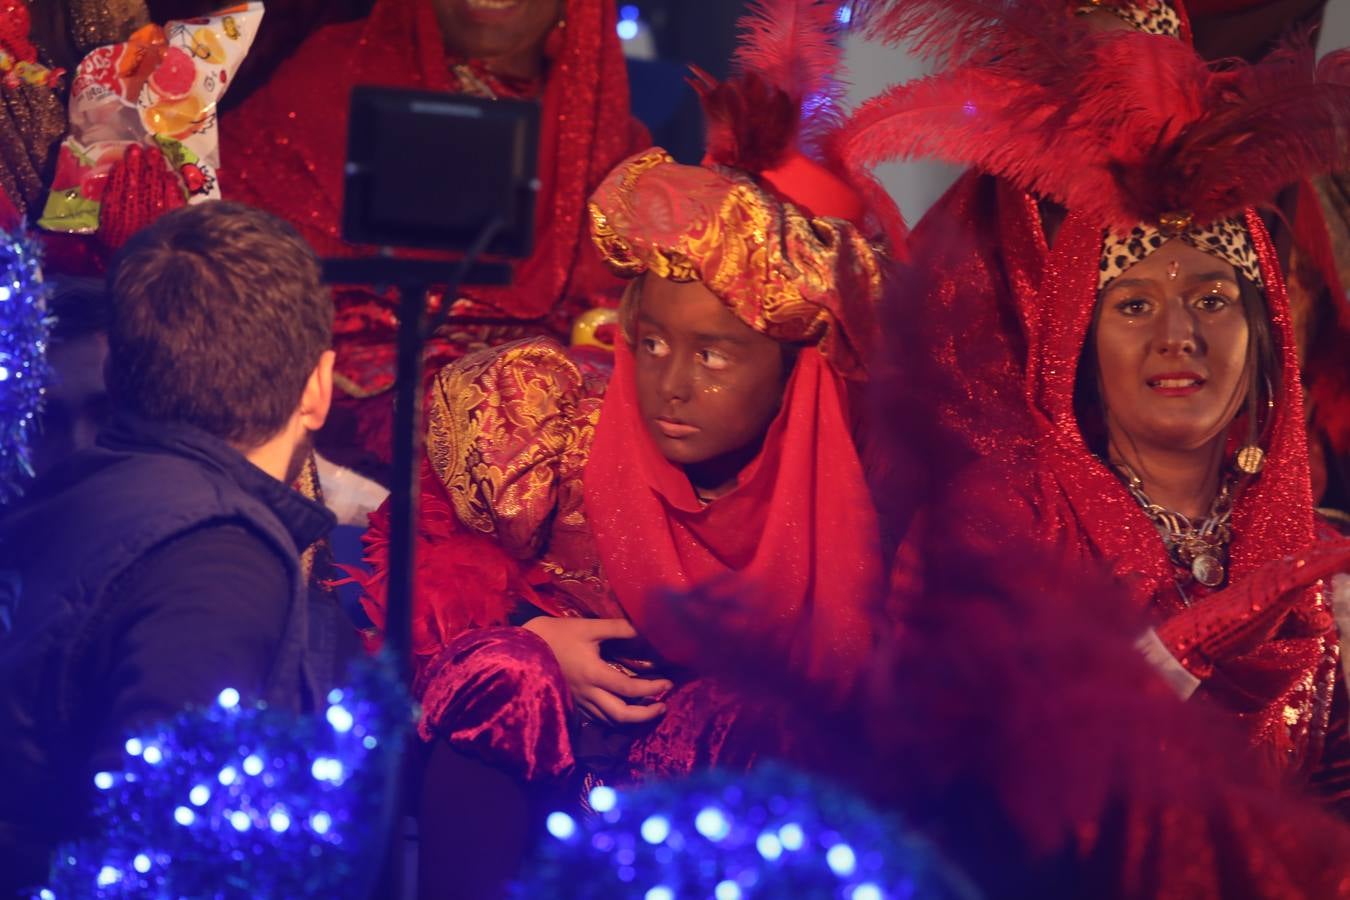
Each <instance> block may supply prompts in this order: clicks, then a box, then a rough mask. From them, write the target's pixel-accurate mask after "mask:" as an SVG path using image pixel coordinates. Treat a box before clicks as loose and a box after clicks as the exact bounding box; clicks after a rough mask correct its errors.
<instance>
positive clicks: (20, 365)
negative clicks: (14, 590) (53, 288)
mask: <svg viewBox="0 0 1350 900" xmlns="http://www.w3.org/2000/svg"><path fill="white" fill-rule="evenodd" d="M50 329H51V319H50V317H49V316H48V313H47V288H46V286H45V285H44V284H43V283H42V269H41V259H40V257H39V254H38V251H37V247H36V245H34V244H33V243H32V242H30V241H29V240H28V239H27V238H25V237H23V236H16V235H10V234H5V233H3V232H0V503H5V502H7V501H9V500H12V499H14V498H15V497H17V496H18V495H19V494H20V493H21V492H22V491H23V486H24V483H25V482H26V481H27V480H28V479H30V478H32V477H33V463H32V457H31V443H32V440H33V435H34V434H35V433H36V431H37V428H38V416H39V415H40V414H41V412H42V400H43V396H44V394H45V393H46V389H47V383H48V382H49V381H50V380H51V369H50V367H49V366H48V364H47V342H48V340H49V339H50Z"/></svg>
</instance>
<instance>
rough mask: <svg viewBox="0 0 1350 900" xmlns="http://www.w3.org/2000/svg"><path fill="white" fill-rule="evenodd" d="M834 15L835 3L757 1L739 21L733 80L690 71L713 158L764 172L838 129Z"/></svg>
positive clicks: (839, 88)
mask: <svg viewBox="0 0 1350 900" xmlns="http://www.w3.org/2000/svg"><path fill="white" fill-rule="evenodd" d="M834 14H835V9H834V4H832V3H823V2H820V0H758V2H756V3H754V4H753V5H752V6H751V7H750V10H749V11H748V12H747V13H746V15H745V16H743V17H742V18H741V20H740V22H739V23H738V28H739V31H740V43H739V45H738V47H737V49H736V53H735V55H734V57H733V74H732V77H731V78H729V79H728V80H727V81H725V82H722V83H720V84H719V83H717V82H716V81H714V80H713V79H712V78H711V77H709V76H708V75H707V74H706V73H704V72H701V71H698V70H695V71H694V77H693V79H692V84H693V85H694V88H695V89H696V90H697V91H698V92H699V96H700V98H701V99H702V101H703V109H704V114H705V116H706V117H707V120H708V154H709V156H710V157H711V158H712V159H713V160H714V161H716V162H718V163H721V164H722V165H727V166H734V167H736V168H739V169H743V170H746V171H750V172H758V171H763V170H764V169H765V168H772V167H773V166H775V165H777V164H778V163H779V162H781V161H782V160H783V159H784V158H785V157H786V155H787V154H788V153H789V152H790V151H791V150H793V149H797V148H799V147H801V146H802V145H806V147H808V148H809V147H813V146H814V145H815V144H816V143H817V142H818V140H819V137H820V135H822V134H823V133H825V132H827V131H828V130H830V129H832V128H835V127H837V126H838V124H839V121H840V119H839V112H838V101H839V99H840V95H841V93H842V82H840V81H839V80H838V77H837V73H838V72H839V69H840V65H841V56H842V54H841V50H840V47H839V44H838V41H837V31H838V29H837V26H836V24H835V18H834ZM766 160H767V161H768V162H766Z"/></svg>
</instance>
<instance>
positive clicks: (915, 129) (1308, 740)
mask: <svg viewBox="0 0 1350 900" xmlns="http://www.w3.org/2000/svg"><path fill="white" fill-rule="evenodd" d="M939 13H940V14H941V15H939ZM944 17H945V18H944ZM880 21H882V26H881V27H888V28H892V29H894V33H897V34H900V33H905V34H910V35H912V36H915V37H917V38H918V39H919V40H920V41H921V42H927V46H929V47H932V48H934V49H935V52H937V53H939V54H940V55H942V56H943V57H944V58H945V60H946V62H947V63H948V68H947V69H946V70H944V71H943V72H941V73H940V74H938V75H935V76H933V77H931V78H929V79H925V80H922V81H919V82H916V83H913V84H909V85H904V86H900V87H898V88H895V89H893V90H892V91H890V92H889V93H888V94H886V95H884V96H883V97H881V98H878V99H876V100H874V101H872V103H871V104H869V105H868V106H865V107H864V108H863V109H861V110H859V112H858V114H857V116H856V117H855V121H856V127H855V128H853V130H852V131H851V132H850V133H848V134H846V135H844V136H843V137H842V138H841V146H842V148H843V149H842V150H841V151H840V152H841V153H842V155H843V156H844V157H845V158H847V159H850V160H852V161H853V162H854V163H859V164H861V163H870V162H873V161H876V160H877V159H878V158H884V157H888V156H906V155H911V154H913V155H929V156H935V157H938V158H942V159H947V160H951V161H957V162H964V163H967V164H972V165H975V166H978V167H980V168H981V169H983V170H985V171H988V172H991V173H994V174H997V175H999V176H1002V177H1004V178H1006V179H1007V180H1008V181H1009V183H1010V184H1011V185H1013V186H1015V187H1017V188H1018V189H1020V190H1023V191H1026V192H1027V193H1028V194H1030V195H1033V196H1037V197H1043V198H1045V199H1046V200H1048V201H1052V202H1053V203H1054V204H1055V205H1056V206H1058V207H1059V208H1060V211H1059V212H1058V214H1057V215H1056V217H1055V219H1054V220H1051V222H1050V225H1049V227H1046V228H1045V229H1044V232H1043V233H1042V238H1043V240H1044V246H1045V252H1044V256H1043V264H1042V265H1043V271H1042V273H1041V276H1040V279H1039V284H1037V285H1036V286H1035V289H1034V290H1032V291H1028V292H1026V293H1023V294H1020V295H1017V296H1014V297H1013V298H1012V300H1013V302H1014V307H1013V308H1014V310H1015V312H1016V315H1017V318H1018V321H1019V323H1020V324H1021V326H1022V328H1023V333H1024V334H1025V340H1026V359H1027V362H1026V367H1025V380H1024V381H1023V384H1022V387H1023V393H1022V397H1023V403H1022V405H1021V406H1020V408H1019V409H1016V412H1015V415H1016V416H1017V417H1019V418H1018V420H1019V421H1020V422H1022V423H1024V424H1025V431H1023V432H1021V433H1020V434H1018V435H1016V436H1015V439H1011V440H1009V441H1007V442H1006V443H1005V444H1002V445H1001V446H994V447H991V448H990V453H989V459H988V460H987V461H986V462H983V463H981V464H979V465H977V466H976V467H974V469H972V470H971V471H970V472H968V473H966V474H965V475H964V476H963V479H962V484H963V489H962V490H961V491H960V492H959V494H958V499H956V500H955V501H953V504H954V506H948V507H947V508H946V509H945V510H944V515H942V516H941V517H937V516H934V517H933V518H934V521H935V523H936V524H937V526H938V527H934V528H932V529H930V531H929V532H928V536H929V537H931V538H933V539H935V540H946V541H954V542H957V543H964V544H966V545H970V546H978V547H981V548H983V549H985V550H988V551H990V552H996V551H997V548H998V546H999V545H1000V543H1001V541H1002V539H1003V537H1004V536H1005V535H1008V534H1020V535H1024V536H1029V537H1031V538H1033V539H1034V540H1036V541H1038V542H1039V543H1040V544H1042V545H1043V546H1044V547H1045V548H1046V552H1047V555H1048V557H1049V558H1050V559H1052V560H1056V561H1057V562H1058V564H1063V565H1089V564H1090V565H1100V566H1104V567H1105V568H1106V569H1107V570H1108V571H1109V572H1110V573H1111V574H1112V575H1114V576H1115V578H1116V579H1117V580H1118V581H1119V582H1120V583H1121V584H1122V585H1124V586H1125V587H1126V588H1127V590H1128V594H1129V597H1130V602H1131V603H1132V606H1133V608H1134V610H1135V612H1136V614H1137V616H1138V621H1139V622H1140V626H1139V627H1140V630H1141V631H1143V632H1144V637H1143V638H1141V640H1140V649H1141V651H1142V652H1144V654H1145V655H1146V656H1147V657H1148V658H1149V659H1150V661H1152V662H1154V663H1155V665H1156V666H1157V668H1158V669H1159V671H1160V672H1161V673H1162V674H1163V675H1164V676H1165V677H1166V678H1167V680H1168V681H1169V682H1170V683H1172V684H1173V685H1174V686H1175V687H1176V689H1177V690H1178V692H1179V693H1181V694H1182V695H1183V696H1185V697H1187V698H1193V700H1192V702H1201V703H1204V704H1206V705H1212V706H1215V707H1217V708H1218V709H1220V710H1222V711H1224V712H1225V713H1226V714H1228V715H1229V716H1231V717H1232V719H1233V720H1234V721H1235V722H1237V723H1239V725H1240V727H1241V728H1242V729H1243V731H1244V732H1245V734H1246V737H1247V741H1248V744H1249V749H1250V751H1251V755H1252V756H1253V758H1254V759H1256V760H1257V761H1258V762H1259V763H1260V768H1262V769H1263V770H1265V771H1266V772H1268V773H1271V774H1273V775H1275V776H1277V777H1288V778H1294V779H1314V780H1318V781H1320V782H1322V786H1323V787H1325V788H1326V790H1327V791H1328V793H1330V794H1331V796H1332V797H1333V799H1336V800H1343V799H1344V798H1345V796H1346V793H1347V792H1346V787H1347V785H1346V783H1345V769H1344V763H1345V760H1346V758H1347V753H1346V751H1347V735H1346V734H1345V730H1346V729H1345V725H1344V714H1345V702H1344V698H1345V693H1344V685H1343V683H1342V679H1341V677H1340V666H1339V665H1338V654H1339V647H1338V634H1337V630H1336V627H1335V624H1334V621H1333V615H1332V609H1331V605H1330V598H1329V597H1328V595H1327V591H1326V590H1325V585H1324V584H1323V583H1322V582H1321V581H1320V580H1319V579H1323V578H1327V577H1328V576H1330V575H1331V574H1333V573H1335V572H1336V571H1338V568H1341V567H1344V566H1346V565H1347V564H1350V550H1347V548H1346V545H1345V544H1343V543H1341V544H1334V545H1332V547H1331V549H1327V548H1321V549H1319V548H1318V541H1319V534H1318V527H1317V524H1316V520H1315V519H1314V515H1313V508H1312V498H1311V492H1310V478H1309V463H1308V454H1307V445H1306V441H1305V437H1304V430H1303V401H1302V391H1301V386H1300V383H1299V370H1298V359H1297V354H1296V352H1295V347H1294V342H1293V335H1292V331H1291V327H1290V321H1289V310H1288V302H1287V298H1286V294H1285V288H1284V283H1283V277H1282V274H1281V271H1280V267H1279V263H1278V260H1277V258H1276V256H1275V253H1274V250H1273V248H1272V246H1271V243H1270V240H1269V238H1268V235H1267V233H1266V230H1265V227H1264V225H1263V224H1262V221H1261V219H1260V218H1259V217H1258V216H1257V215H1256V213H1255V211H1254V210H1253V209H1252V207H1253V206H1254V205H1255V204H1259V203H1263V202H1267V201H1268V200H1269V198H1272V197H1274V196H1275V194H1276V193H1277V192H1278V190H1279V188H1280V187H1282V186H1283V185H1286V184H1289V183H1293V182H1295V181H1297V180H1298V179H1299V178H1303V177H1307V176H1309V175H1312V174H1316V173H1317V172H1320V171H1325V170H1327V169H1329V168H1333V167H1335V166H1337V165H1341V164H1344V162H1345V161H1346V159H1345V154H1346V149H1345V145H1344V135H1345V132H1346V129H1347V127H1350V75H1348V74H1347V73H1350V54H1346V53H1337V54H1331V55H1330V56H1328V57H1326V58H1324V59H1323V60H1322V61H1321V63H1320V64H1317V65H1315V64H1314V61H1313V55H1312V51H1311V49H1310V48H1308V47H1305V46H1301V45H1294V46H1290V47H1288V48H1286V49H1284V50H1283V51H1281V52H1280V53H1278V54H1277V55H1275V56H1273V57H1272V58H1270V59H1269V60H1267V61H1266V62H1263V63H1261V64H1258V65H1246V64H1238V63H1232V64H1226V65H1223V66H1212V65H1209V64H1206V63H1205V62H1204V61H1203V60H1201V59H1199V58H1198V57H1197V56H1196V55H1195V54H1194V52H1193V51H1192V50H1191V49H1190V48H1189V47H1188V46H1186V45H1185V44H1184V43H1183V42H1180V41H1175V40H1170V39H1167V38H1163V37H1158V36H1151V35H1147V34H1138V33H1132V32H1099V31H1095V30H1092V29H1089V28H1086V27H1084V26H1083V25H1082V23H1078V22H1074V21H1072V20H1066V19H1065V18H1064V17H1063V16H1062V15H1061V14H1060V10H1059V8H1058V4H1056V3H1038V2H1034V0H1032V2H1025V3H1016V4H1011V5H1008V6H1006V7H1004V8H1002V9H1000V10H999V12H998V13H997V14H991V13H990V11H989V9H988V7H987V5H985V4H979V3H971V4H962V3H956V4H930V3H924V2H911V3H905V4H896V5H895V6H894V7H893V8H891V9H889V10H887V11H886V13H885V14H883V18H882V20H880ZM914 313H915V314H916V315H920V314H922V313H923V311H921V310H917V309H916V310H914ZM948 361H949V360H948V359H944V358H941V357H940V358H939V359H938V364H939V365H943V364H946V363H947V362H948ZM1009 407H1010V408H1013V405H1012V404H1009ZM1010 421H1012V420H1011V419H1010ZM944 525H949V526H950V527H942V526H944ZM923 576H924V577H925V578H929V579H937V580H939V581H940V579H941V578H942V573H941V572H940V571H928V572H924V573H923ZM1333 694H1335V698H1336V704H1335V705H1336V709H1334V710H1333ZM1333 715H1335V716H1337V717H1338V718H1339V719H1340V722H1339V724H1336V725H1334V726H1329V724H1328V723H1329V719H1330V718H1331V717H1332V716H1333Z"/></svg>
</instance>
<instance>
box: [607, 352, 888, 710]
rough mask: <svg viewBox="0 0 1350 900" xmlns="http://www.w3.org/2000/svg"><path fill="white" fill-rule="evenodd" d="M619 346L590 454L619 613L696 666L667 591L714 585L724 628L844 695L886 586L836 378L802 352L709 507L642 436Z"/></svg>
mask: <svg viewBox="0 0 1350 900" xmlns="http://www.w3.org/2000/svg"><path fill="white" fill-rule="evenodd" d="M615 352H616V357H617V360H616V366H615V373H614V380H613V381H612V382H611V383H610V388H609V392H608V393H607V394H606V396H605V406H604V409H603V411H602V413H601V417H600V423H599V425H598V426H597V428H596V433H595V441H594V444H593V446H592V448H591V452H590V459H589V461H588V462H587V465H586V478H585V487H586V517H587V520H588V521H589V524H590V528H591V531H592V533H593V534H594V535H595V543H596V547H597V549H598V551H599V555H600V560H601V564H602V566H603V568H604V573H605V578H606V579H607V580H608V582H609V588H610V590H611V591H613V592H614V594H615V596H616V597H618V599H619V602H620V603H621V604H622V606H623V610H624V612H625V613H626V614H627V616H628V618H629V619H630V620H631V621H632V622H633V625H634V627H636V628H637V629H638V631H639V632H640V633H642V634H643V635H645V636H647V637H648V639H649V640H650V641H651V642H652V644H653V645H654V646H655V647H656V649H657V650H658V651H659V652H660V653H661V655H662V657H663V658H665V659H667V660H670V661H672V662H674V663H677V664H679V665H690V664H691V663H693V662H694V661H695V660H697V659H698V658H699V657H700V655H701V653H702V652H703V646H702V645H703V644H704V643H706V641H703V640H700V636H698V635H697V634H690V633H689V632H688V630H687V629H681V627H680V622H679V618H678V616H672V615H670V614H669V611H668V610H664V611H663V609H662V607H664V606H666V605H668V604H667V603H664V602H662V601H663V600H664V599H665V597H666V595H673V596H674V597H683V596H685V595H687V594H688V593H689V592H690V591H691V590H694V589H696V588H699V587H703V586H710V585H711V586H719V585H720V586H721V588H722V589H723V590H725V591H727V592H728V593H729V594H734V595H735V597H736V598H737V601H736V602H735V603H731V604H728V605H727V607H726V609H725V610H724V612H723V615H722V616H721V617H720V619H719V621H720V624H721V626H722V627H723V628H724V629H725V633H726V634H728V635H733V636H740V637H741V638H743V639H744V640H746V641H751V640H753V641H754V642H756V643H760V644H762V645H763V646H764V647H767V648H772V649H773V651H774V652H772V653H771V654H770V655H771V656H773V657H774V658H776V659H778V660H779V661H780V663H779V664H780V665H785V666H786V667H787V668H790V669H792V670H793V671H794V672H796V673H798V674H800V675H802V676H804V677H805V678H806V679H807V680H808V681H810V682H812V683H815V684H822V685H827V686H829V687H830V688H833V689H835V690H836V692H839V693H842V692H843V691H844V690H846V689H847V688H848V687H849V686H850V685H851V683H852V680H853V676H854V675H855V674H856V670H857V667H858V665H859V662H860V661H861V660H862V659H863V658H864V657H865V656H866V654H867V652H868V650H869V649H870V647H871V645H872V638H873V633H872V627H871V621H872V618H873V616H874V614H875V613H876V611H877V606H876V602H877V599H878V597H879V595H880V592H881V585H882V571H881V551H880V548H879V546H878V545H877V521H876V513H875V511H874V510H873V508H872V504H871V501H870V498H869V495H868V491H867V484H866V482H865V480H864V478H863V472H862V466H861V464H860V463H859V461H858V456H857V451H856V450H855V449H854V447H853V440H852V437H851V428H850V425H849V418H848V414H847V412H846V402H847V401H846V392H845V389H844V381H843V378H842V377H841V376H840V374H839V373H838V372H837V371H836V370H835V369H834V368H832V367H831V366H830V365H829V364H828V363H827V362H825V360H824V358H823V357H822V356H821V354H820V353H819V352H817V350H816V349H815V348H812V347H807V348H805V349H803V350H802V351H801V353H800V355H799V356H798V359H797V364H796V367H795V369H794V371H793V373H792V377H791V379H790V380H789V382H788V386H787V388H786V390H785V391H784V393H783V407H782V410H781V411H780V413H779V414H778V417H777V418H776V419H775V420H774V423H773V424H772V425H771V426H770V428H769V431H768V434H767V435H766V437H765V439H764V448H763V450H761V451H760V454H759V455H758V456H757V457H756V458H755V459H754V460H753V461H752V462H751V463H750V464H749V465H748V466H746V468H745V469H743V470H742V471H741V473H740V476H739V478H738V479H737V483H736V488H735V490H733V491H732V492H731V493H729V494H727V495H725V496H723V497H720V498H718V499H717V501H716V502H714V503H708V504H705V503H702V502H700V501H699V499H698V498H697V497H696V496H695V494H694V488H693V486H692V485H691V484H690V483H689V478H688V476H686V475H685V474H684V472H683V471H682V470H681V469H680V468H679V467H678V466H676V465H675V464H674V463H671V462H670V461H669V460H667V459H666V458H665V457H663V456H662V455H661V454H660V452H659V451H658V449H657V447H656V445H655V444H654V443H653V442H652V440H651V438H650V437H649V436H648V435H647V432H646V428H645V426H644V424H643V422H642V418H641V414H640V413H639V411H638V401H637V389H636V376H635V375H634V374H633V360H632V356H631V353H630V352H629V350H628V347H627V346H626V345H624V344H623V343H622V342H621V343H620V344H619V345H617V346H616V347H615ZM673 605H675V606H677V607H678V606H680V605H682V604H681V601H679V600H675V601H673Z"/></svg>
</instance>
